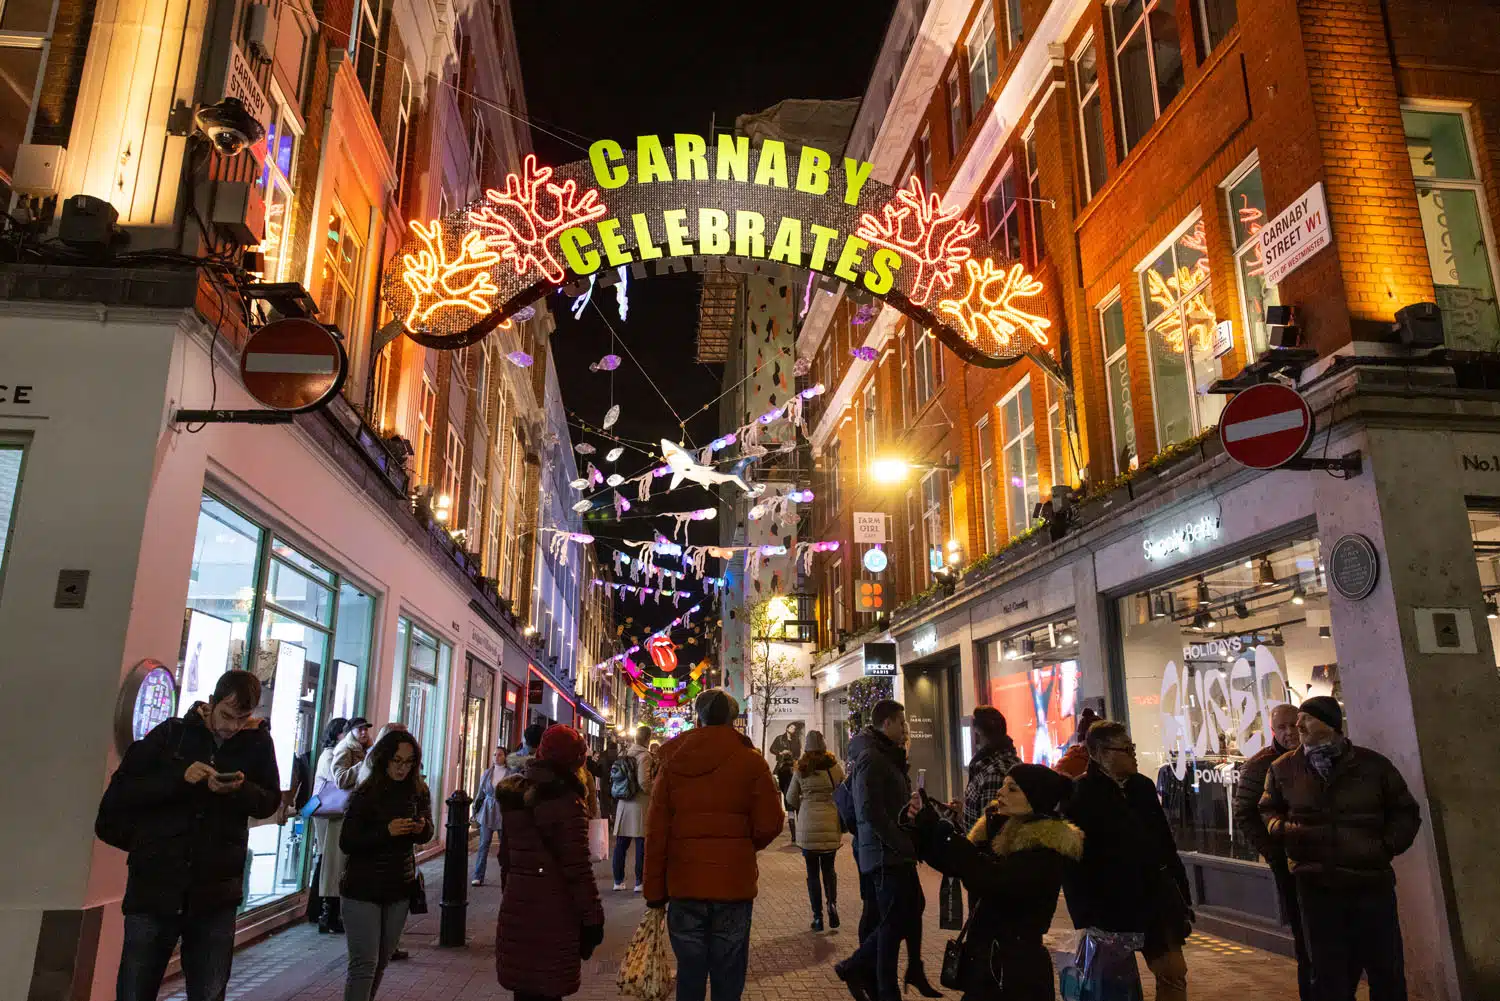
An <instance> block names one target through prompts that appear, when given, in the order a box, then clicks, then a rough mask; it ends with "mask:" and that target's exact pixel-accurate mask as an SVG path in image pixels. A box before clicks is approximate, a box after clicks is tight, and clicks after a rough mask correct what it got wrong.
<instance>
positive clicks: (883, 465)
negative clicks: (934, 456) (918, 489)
mask: <svg viewBox="0 0 1500 1001" xmlns="http://www.w3.org/2000/svg"><path fill="white" fill-rule="evenodd" d="M913 469H921V470H930V469H946V470H947V471H948V472H949V473H956V472H958V463H956V462H949V463H941V462H908V461H906V460H905V459H901V458H897V457H895V456H886V457H884V458H880V459H875V460H873V461H871V463H870V477H871V478H872V479H874V481H875V482H876V483H886V484H894V483H904V482H906V477H907V475H908V474H909V473H910V472H911V471H912V470H913Z"/></svg>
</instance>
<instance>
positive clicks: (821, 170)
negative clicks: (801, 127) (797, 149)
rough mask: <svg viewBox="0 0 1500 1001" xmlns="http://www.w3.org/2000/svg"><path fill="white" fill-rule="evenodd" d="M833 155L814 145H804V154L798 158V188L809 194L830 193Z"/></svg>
mask: <svg viewBox="0 0 1500 1001" xmlns="http://www.w3.org/2000/svg"><path fill="white" fill-rule="evenodd" d="M832 165H833V157H831V156H829V155H828V154H827V153H825V152H823V151H822V150H820V149H816V148H814V147H812V146H803V147H802V156H801V157H799V158H798V160H797V190H798V191H804V192H806V193H807V194H809V195H823V194H827V193H828V168H829V167H830V166H832Z"/></svg>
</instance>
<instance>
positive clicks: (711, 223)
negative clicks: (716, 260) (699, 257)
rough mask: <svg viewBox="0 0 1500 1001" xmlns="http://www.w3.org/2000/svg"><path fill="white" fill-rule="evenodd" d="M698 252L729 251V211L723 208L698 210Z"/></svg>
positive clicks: (724, 252) (715, 252)
mask: <svg viewBox="0 0 1500 1001" xmlns="http://www.w3.org/2000/svg"><path fill="white" fill-rule="evenodd" d="M698 252H699V253H700V254H727V253H729V213H728V212H725V211H724V210H723V209H710V208H700V209H699V210H698Z"/></svg>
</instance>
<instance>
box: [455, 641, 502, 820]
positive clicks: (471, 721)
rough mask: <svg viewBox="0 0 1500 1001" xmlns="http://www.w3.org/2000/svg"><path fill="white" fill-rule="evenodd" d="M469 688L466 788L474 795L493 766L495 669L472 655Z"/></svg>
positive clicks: (465, 755)
mask: <svg viewBox="0 0 1500 1001" xmlns="http://www.w3.org/2000/svg"><path fill="white" fill-rule="evenodd" d="M468 682H469V684H468V690H467V692H466V693H465V695H464V699H465V702H464V775H463V787H464V789H465V790H466V791H467V792H468V793H469V795H470V796H471V797H472V796H473V795H474V794H475V793H477V792H478V791H479V777H480V776H481V775H483V774H484V770H485V769H486V768H488V767H489V766H490V759H491V758H492V757H493V756H494V746H495V742H494V741H492V740H490V719H491V716H492V715H493V713H492V712H491V706H492V704H493V699H494V692H495V672H494V671H492V670H490V669H489V668H488V667H485V666H484V665H483V664H481V663H480V662H479V661H477V660H475V659H474V658H473V657H470V658H469V678H468Z"/></svg>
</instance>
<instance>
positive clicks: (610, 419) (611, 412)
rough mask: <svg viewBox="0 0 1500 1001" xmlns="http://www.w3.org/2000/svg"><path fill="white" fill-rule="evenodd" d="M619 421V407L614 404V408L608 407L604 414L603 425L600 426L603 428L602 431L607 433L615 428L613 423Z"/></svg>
mask: <svg viewBox="0 0 1500 1001" xmlns="http://www.w3.org/2000/svg"><path fill="white" fill-rule="evenodd" d="M619 419H620V405H619V404H618V403H616V404H615V405H614V406H612V407H610V408H609V409H608V410H606V411H605V412H604V423H603V424H602V425H601V426H602V427H603V428H604V430H606V431H608V430H609V429H610V428H612V427H614V426H615V421H617V420H619Z"/></svg>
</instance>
